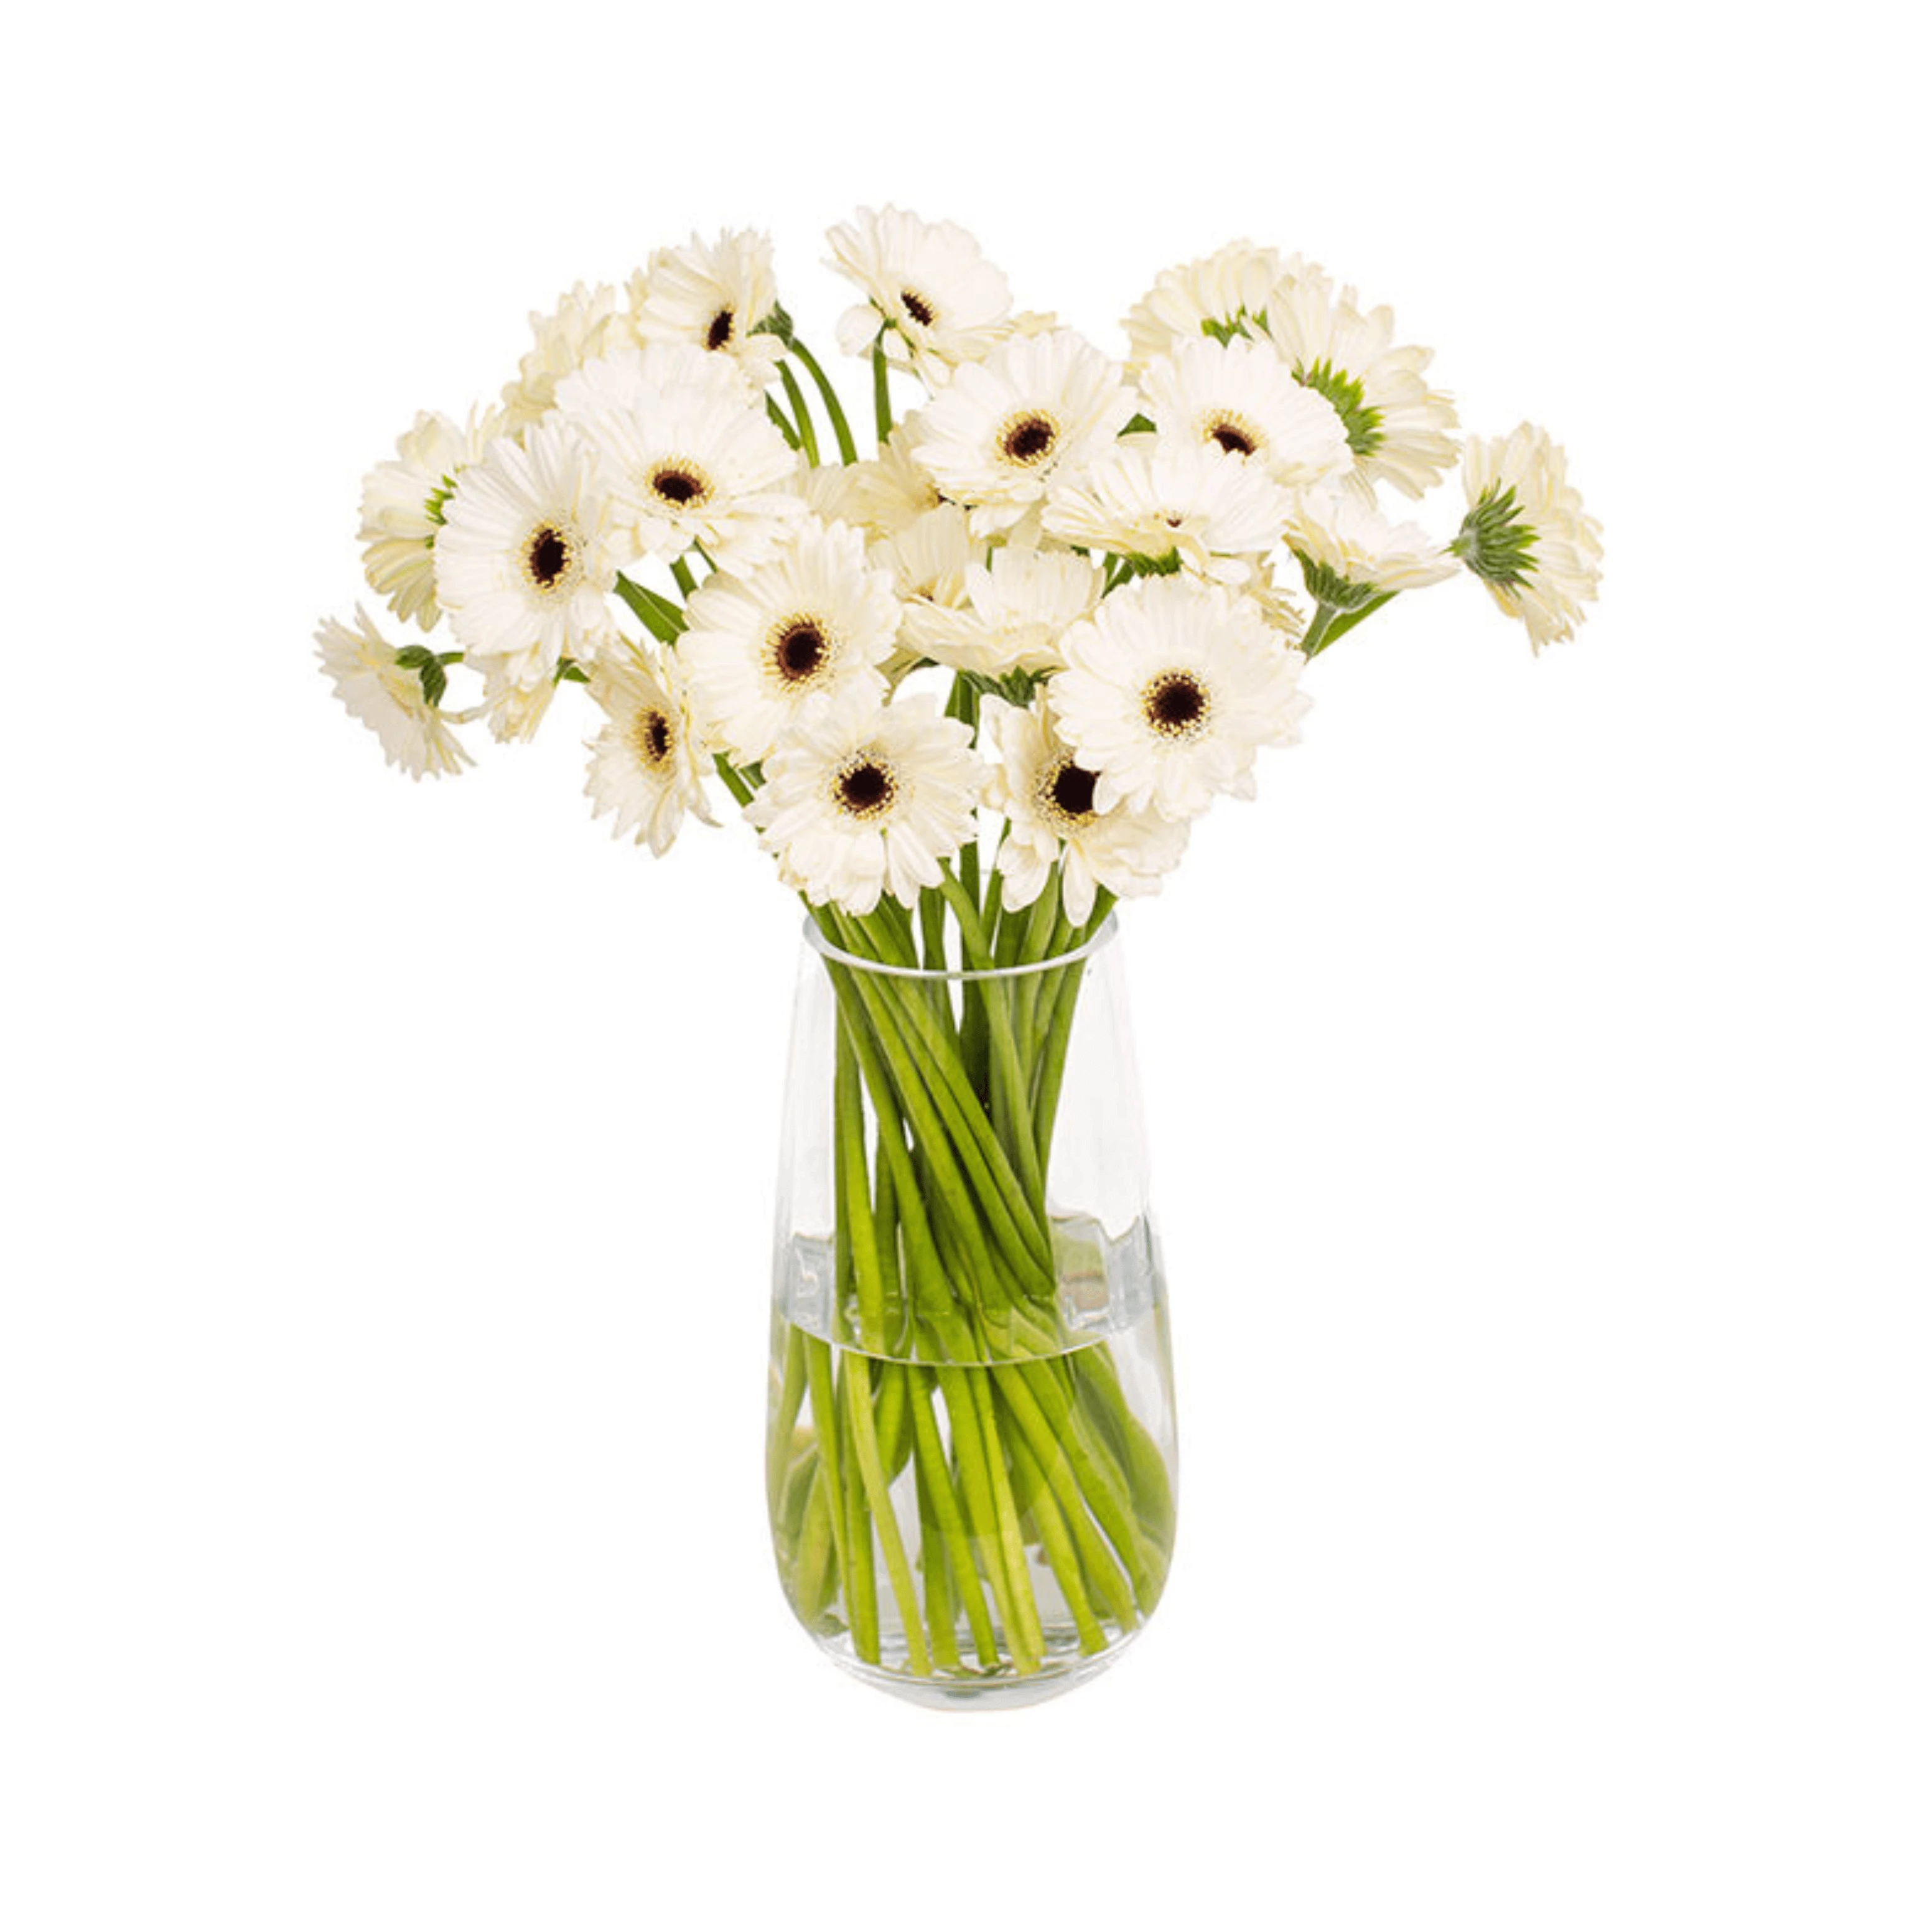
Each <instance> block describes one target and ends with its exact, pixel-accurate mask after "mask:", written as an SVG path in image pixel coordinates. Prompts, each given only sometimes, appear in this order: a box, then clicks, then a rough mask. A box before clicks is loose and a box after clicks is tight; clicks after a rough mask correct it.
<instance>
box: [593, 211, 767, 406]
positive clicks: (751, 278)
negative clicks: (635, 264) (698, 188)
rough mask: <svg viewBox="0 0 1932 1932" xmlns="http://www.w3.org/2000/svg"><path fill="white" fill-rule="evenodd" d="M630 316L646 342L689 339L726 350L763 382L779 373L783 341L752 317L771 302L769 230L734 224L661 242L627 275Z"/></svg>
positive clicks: (753, 379)
mask: <svg viewBox="0 0 1932 1932" xmlns="http://www.w3.org/2000/svg"><path fill="white" fill-rule="evenodd" d="M630 295H631V321H632V324H633V326H634V328H635V329H636V331H637V335H638V336H639V337H640V338H642V339H643V341H646V342H688V343H690V344H693V345H694V347H697V348H699V349H703V350H709V352H710V353H712V354H714V355H718V356H727V357H729V358H730V360H731V361H732V362H735V363H736V365H737V366H738V368H739V370H740V371H742V374H743V375H744V377H745V380H746V381H748V383H751V385H752V386H754V388H756V389H763V388H764V386H766V383H769V382H770V381H771V380H772V379H773V378H774V377H775V376H776V375H777V374H778V364H779V362H780V361H781V359H782V358H783V356H784V344H782V343H781V342H780V341H779V340H778V338H777V337H776V336H775V335H772V334H771V333H769V332H768V331H765V330H761V329H759V327H758V324H759V323H761V322H763V320H765V319H766V317H768V316H769V315H770V314H771V313H772V311H773V310H774V309H775V308H777V307H778V283H777V281H776V279H775V278H774V277H773V275H772V242H771V237H770V236H768V235H761V234H759V233H757V232H756V231H755V230H754V229H748V228H741V229H730V230H727V232H726V233H723V234H721V235H720V236H718V239H717V240H716V241H715V242H709V243H707V242H702V241H700V239H698V238H697V236H695V235H694V236H692V237H691V242H690V245H689V246H688V247H687V248H660V249H658V251H656V252H655V254H653V255H652V257H651V260H650V266H649V268H648V269H642V270H640V272H638V273H637V275H634V276H633V277H632V278H631V288H630Z"/></svg>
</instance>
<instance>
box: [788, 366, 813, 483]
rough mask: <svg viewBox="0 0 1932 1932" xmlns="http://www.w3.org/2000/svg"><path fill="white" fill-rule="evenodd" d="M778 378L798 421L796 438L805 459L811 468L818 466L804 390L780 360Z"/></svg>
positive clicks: (809, 411) (809, 412)
mask: <svg viewBox="0 0 1932 1932" xmlns="http://www.w3.org/2000/svg"><path fill="white" fill-rule="evenodd" d="M778 380H779V381H780V382H781V383H783V384H784V392H785V401H787V402H788V403H789V404H790V405H791V413H792V415H793V417H794V418H795V419H796V421H797V423H798V440H799V443H800V444H801V445H802V446H803V448H804V450H805V461H806V462H808V463H810V464H811V466H812V468H813V469H817V467H818V432H817V430H815V429H814V428H813V427H812V424H811V410H810V408H809V407H808V406H807V405H806V403H805V392H804V391H803V390H802V389H800V388H799V386H798V378H797V377H796V376H794V375H793V374H792V373H791V371H790V368H788V367H787V365H785V364H784V363H782V362H781V363H780V364H779V365H778Z"/></svg>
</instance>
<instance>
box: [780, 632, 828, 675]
mask: <svg viewBox="0 0 1932 1932" xmlns="http://www.w3.org/2000/svg"><path fill="white" fill-rule="evenodd" d="M831 654H832V653H831V647H830V646H829V645H828V644H827V643H826V641H825V633H824V632H823V631H821V630H820V628H818V626H817V624H816V623H815V622H813V620H812V619H811V618H809V617H794V618H793V619H792V620H791V621H790V622H789V623H788V624H787V625H785V626H784V628H782V629H781V630H780V631H779V632H778V636H777V637H776V639H775V640H774V642H773V644H772V661H773V662H774V663H775V664H776V665H777V666H778V675H779V676H781V678H783V679H784V680H785V682H787V684H796V683H798V682H800V681H801V680H802V679H805V678H808V677H810V676H812V675H813V673H814V672H817V671H819V670H823V668H824V666H825V661H826V658H828V657H829V656H830V655H831Z"/></svg>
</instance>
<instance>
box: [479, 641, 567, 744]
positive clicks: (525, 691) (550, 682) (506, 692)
mask: <svg viewBox="0 0 1932 1932" xmlns="http://www.w3.org/2000/svg"><path fill="white" fill-rule="evenodd" d="M478 668H479V669H480V670H481V671H482V673H483V701H482V703H481V704H479V705H478V706H477V707H476V709H475V711H474V712H470V713H469V715H470V716H472V717H473V716H475V715H477V712H481V715H482V716H483V717H484V718H485V719H487V721H488V723H489V726H490V736H491V737H493V738H494V739H496V742H497V743H499V745H527V744H528V743H529V742H530V741H531V740H532V739H533V738H535V736H536V735H537V731H538V727H540V726H541V724H542V723H543V721H544V719H545V718H547V717H548V716H549V715H550V705H551V703H553V700H555V698H556V685H557V681H556V678H555V677H544V678H539V679H538V680H537V681H536V682H535V684H519V683H517V681H516V679H514V677H513V676H511V674H510V671H509V668H508V665H507V664H505V661H504V660H503V659H502V658H490V659H487V661H484V662H482V663H481V664H480V665H479V666H478Z"/></svg>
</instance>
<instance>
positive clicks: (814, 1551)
mask: <svg viewBox="0 0 1932 1932" xmlns="http://www.w3.org/2000/svg"><path fill="white" fill-rule="evenodd" d="M832 1494H833V1491H832V1483H831V1480H830V1478H829V1477H828V1476H827V1475H826V1473H825V1465H824V1463H823V1460H822V1459H815V1460H814V1469H813V1480H812V1484H811V1493H810V1494H809V1495H808V1496H807V1497H806V1498H805V1520H804V1523H803V1526H802V1528H801V1529H799V1538H798V1560H797V1562H796V1563H795V1564H794V1565H793V1567H792V1601H793V1603H794V1604H796V1606H797V1609H798V1614H799V1617H800V1618H801V1619H802V1620H803V1622H805V1625H807V1626H808V1627H811V1626H814V1625H817V1622H818V1620H819V1619H820V1617H822V1616H824V1614H825V1612H826V1607H827V1606H828V1605H829V1604H830V1602H831V1601H832V1593H833V1592H834V1591H835V1589H836V1588H837V1587H838V1553H837V1552H836V1550H835V1548H834V1547H833V1544H832V1518H833V1516H834V1514H835V1511H833V1509H832V1501H831V1499H832Z"/></svg>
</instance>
